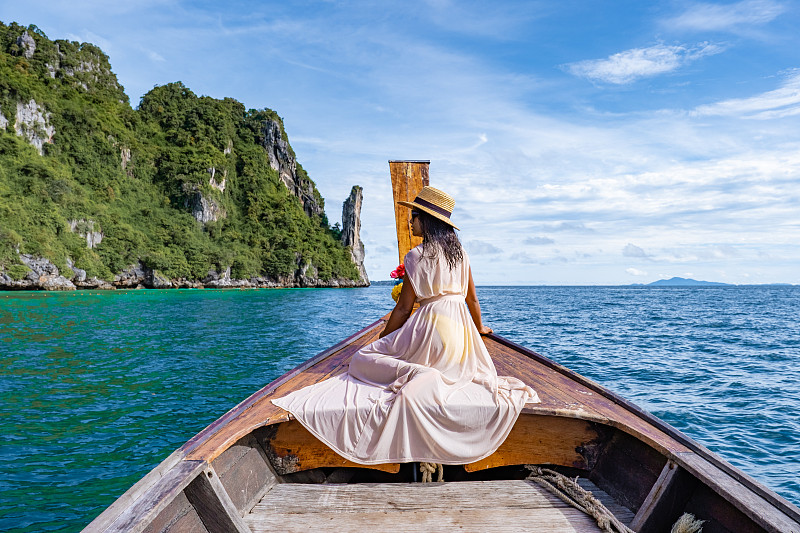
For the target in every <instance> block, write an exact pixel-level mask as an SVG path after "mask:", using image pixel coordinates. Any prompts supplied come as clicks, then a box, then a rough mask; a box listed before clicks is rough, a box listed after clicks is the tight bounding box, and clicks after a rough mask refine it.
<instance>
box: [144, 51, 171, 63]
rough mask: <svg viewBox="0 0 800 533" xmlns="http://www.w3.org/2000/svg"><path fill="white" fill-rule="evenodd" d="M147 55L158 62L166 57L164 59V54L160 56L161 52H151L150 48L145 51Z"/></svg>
mask: <svg viewBox="0 0 800 533" xmlns="http://www.w3.org/2000/svg"><path fill="white" fill-rule="evenodd" d="M147 57H149V58H150V59H152V60H153V61H157V62H159V63H161V62H164V61H166V59H164V56H162V55H161V54H159V53H157V52H153V51H152V50H148V51H147Z"/></svg>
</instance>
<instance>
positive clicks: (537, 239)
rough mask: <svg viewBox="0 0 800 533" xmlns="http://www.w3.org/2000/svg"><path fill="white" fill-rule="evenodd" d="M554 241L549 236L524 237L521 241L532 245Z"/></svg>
mask: <svg viewBox="0 0 800 533" xmlns="http://www.w3.org/2000/svg"><path fill="white" fill-rule="evenodd" d="M555 242H556V241H554V240H553V239H551V238H550V237H526V238H525V240H523V241H522V244H531V245H534V246H541V245H544V244H553V243H555Z"/></svg>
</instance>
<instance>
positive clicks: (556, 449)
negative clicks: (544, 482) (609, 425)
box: [464, 415, 600, 472]
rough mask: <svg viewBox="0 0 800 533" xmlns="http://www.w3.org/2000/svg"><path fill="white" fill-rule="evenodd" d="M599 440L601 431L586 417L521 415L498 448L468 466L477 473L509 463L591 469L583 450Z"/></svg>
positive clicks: (467, 467)
mask: <svg viewBox="0 0 800 533" xmlns="http://www.w3.org/2000/svg"><path fill="white" fill-rule="evenodd" d="M599 440H600V435H599V434H598V433H597V431H596V430H595V429H594V428H593V427H592V426H591V425H590V424H589V423H587V422H585V421H583V420H579V419H574V418H560V417H555V416H537V415H521V416H520V417H519V419H518V420H517V423H516V424H515V425H514V427H513V428H512V430H511V433H509V435H508V437H507V438H506V440H505V442H503V444H501V445H500V447H499V448H498V449H497V451H495V452H494V453H493V454H492V455H490V456H489V457H487V458H485V459H481V460H480V461H476V462H474V463H470V464H468V465H465V466H464V468H465V469H466V470H467V472H475V471H477V470H484V469H487V468H495V467H498V466H505V465H524V464H548V465H560V466H569V467H575V468H581V469H584V470H587V469H589V468H590V465H589V464H587V460H586V457H584V455H582V454H581V453H580V451H579V450H582V449H587V448H590V447H592V446H593V444H594V443H595V442H597V441H599Z"/></svg>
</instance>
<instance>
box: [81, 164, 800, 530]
mask: <svg viewBox="0 0 800 533" xmlns="http://www.w3.org/2000/svg"><path fill="white" fill-rule="evenodd" d="M390 169H391V174H392V185H393V189H394V194H395V201H397V200H412V199H413V198H414V197H415V196H416V193H417V191H419V189H421V188H422V186H423V185H426V184H427V182H428V162H426V161H392V162H390ZM396 223H397V230H398V243H399V251H400V257H401V258H402V257H403V256H404V255H405V252H406V251H407V250H409V249H410V248H411V247H412V246H415V245H416V244H418V241H416V240H415V238H414V237H412V236H411V232H410V228H409V222H408V213H407V212H406V211H405V210H403V211H402V212H397V213H396ZM387 297H388V294H387ZM387 319H388V315H387V316H385V317H383V318H381V319H379V320H377V321H375V322H374V323H373V324H370V325H369V326H367V327H366V328H364V329H363V330H361V331H359V332H358V333H355V334H354V335H352V336H351V337H349V338H347V339H345V340H343V341H342V342H340V343H339V344H337V345H336V346H333V347H332V348H330V349H328V350H326V351H324V352H322V353H320V354H319V355H317V356H316V357H314V358H313V359H310V360H309V361H307V362H305V363H303V364H302V365H300V366H299V367H297V368H295V369H294V370H292V371H290V372H288V373H287V374H285V375H283V376H281V377H280V378H278V379H277V380H275V381H273V382H272V383H270V384H269V385H267V386H265V387H264V388H263V389H261V390H259V391H258V392H256V393H255V394H253V395H252V396H250V397H249V398H247V399H246V400H244V401H243V402H242V403H240V404H239V405H237V406H236V407H234V408H233V409H232V410H230V411H229V412H228V413H226V414H225V415H224V416H222V417H221V418H220V419H219V420H217V421H216V422H214V423H213V424H211V425H210V426H208V427H207V428H206V429H204V430H203V431H201V432H200V433H199V434H197V435H196V436H195V437H193V438H192V439H191V440H189V442H187V443H186V444H184V445H183V446H182V447H181V448H180V449H178V450H176V451H175V452H174V453H173V454H172V455H170V456H169V457H167V458H166V459H165V460H164V461H163V462H162V463H161V464H159V465H158V466H157V467H156V468H155V469H154V470H152V471H151V472H150V473H148V474H147V475H146V476H145V477H144V478H142V479H141V480H140V481H139V482H138V483H137V484H136V485H134V486H133V487H132V488H131V489H130V490H128V491H127V492H126V493H125V494H123V495H122V496H121V497H120V498H119V499H118V500H117V501H116V502H114V503H113V504H112V505H111V506H110V507H109V508H108V509H106V510H105V511H104V512H103V513H102V514H101V515H100V516H98V517H97V518H96V519H95V520H94V521H93V522H92V523H91V524H89V525H88V526H87V527H86V529H85V530H84V531H89V532H122V531H125V532H129V531H135V532H138V531H144V532H170V533H177V532H188V531H200V532H205V531H207V532H209V533H218V532H226V533H227V532H232V533H246V532H266V531H287V532H294V531H297V532H300V531H302V532H306V531H358V532H359V533H364V532H366V531H420V530H422V531H424V530H428V531H452V530H460V531H599V530H600V529H599V528H598V526H597V524H596V522H595V520H594V519H593V518H591V517H589V516H588V515H587V514H584V513H583V512H581V511H579V510H577V509H575V508H573V507H572V506H570V505H568V504H566V503H564V502H563V501H562V500H561V499H559V498H557V497H556V496H554V495H552V494H551V493H550V492H548V491H546V490H545V489H544V488H542V487H541V486H540V485H539V484H537V483H534V482H533V481H531V480H526V478H527V476H528V474H529V473H530V472H529V470H528V469H526V468H525V466H524V465H540V466H543V467H546V468H548V469H551V470H554V471H558V472H560V473H562V474H564V475H566V476H569V477H572V478H574V477H575V476H579V480H578V481H579V483H580V485H581V486H582V487H583V488H585V489H586V490H588V491H590V492H591V493H592V494H593V495H594V496H595V497H597V498H598V499H599V500H600V501H601V502H603V503H604V504H605V506H606V507H607V508H608V510H609V511H610V512H612V513H613V515H614V517H615V518H616V519H617V520H619V521H620V522H622V523H623V524H625V525H626V526H627V527H629V528H630V529H632V530H634V531H642V532H661V531H670V528H671V526H672V524H673V523H675V522H676V520H677V519H678V518H679V517H680V516H681V515H683V514H684V513H692V514H693V515H694V516H695V517H696V518H697V519H699V520H703V521H705V522H704V523H703V531H704V532H705V533H714V532H728V531H730V532H761V531H769V532H775V533H790V532H794V533H800V509H798V508H797V507H795V506H794V505H792V504H790V503H789V502H787V501H786V500H784V499H783V498H781V497H780V496H778V495H777V494H775V493H774V492H772V491H771V490H769V489H767V488H766V487H764V486H762V485H761V484H759V483H758V482H756V481H755V480H753V479H752V478H751V477H749V476H748V475H746V474H744V473H743V472H741V471H739V470H737V469H736V468H734V467H733V466H731V465H730V464H728V463H727V462H725V461H724V460H722V459H720V458H719V457H718V456H716V455H714V454H713V453H711V452H710V451H709V450H707V449H706V448H704V447H703V446H701V445H699V444H697V443H696V442H694V441H692V440H691V439H689V438H688V437H686V436H685V435H683V434H682V433H680V432H679V431H677V430H675V429H674V428H672V427H670V426H669V425H667V424H666V423H664V422H662V421H661V420H659V419H657V418H655V417H654V416H652V415H651V414H649V413H647V412H645V411H643V410H641V409H639V408H638V407H636V406H634V405H632V404H630V403H629V402H627V401H626V400H624V399H623V398H620V397H619V396H617V395H616V394H614V393H612V392H610V391H608V390H606V389H604V388H603V387H601V386H600V385H597V384H596V383H593V382H591V381H590V380H588V379H586V378H584V377H582V376H580V375H578V374H576V373H574V372H572V371H570V370H569V369H567V368H564V367H563V366H561V365H559V364H557V363H554V362H553V361H550V360H548V359H546V358H545V357H542V356H541V355H539V354H536V353H534V352H532V351H530V350H527V349H525V348H524V347H522V346H519V345H517V344H514V343H513V342H510V341H508V340H506V339H503V338H502V337H500V336H498V335H489V336H487V337H485V338H484V340H485V343H486V347H487V348H488V350H489V352H490V354H491V355H492V358H493V359H494V362H495V365H496V367H497V371H498V374H499V375H506V376H515V377H517V378H519V379H521V380H523V381H525V382H527V383H528V384H530V385H531V386H532V387H533V388H534V389H536V391H537V392H538V394H539V396H540V398H541V400H542V402H541V403H540V404H530V405H528V406H526V407H525V408H524V410H523V412H522V414H521V415H520V417H519V420H518V421H517V423H516V425H515V426H514V428H513V430H512V432H511V434H510V435H509V436H508V438H507V440H506V441H505V443H504V444H503V445H502V446H500V448H499V449H498V450H497V451H496V452H495V453H494V454H493V455H491V456H489V457H487V458H486V459H483V460H481V461H478V462H476V463H472V464H467V465H463V466H445V467H444V477H445V479H446V480H447V482H445V483H415V482H414V481H415V480H416V468H417V466H416V465H413V464H383V465H375V466H370V467H364V466H361V465H357V464H354V463H351V462H349V461H347V460H345V459H344V458H342V457H340V456H338V455H337V454H336V453H334V452H333V451H332V450H330V449H329V448H327V447H326V446H325V445H323V444H322V443H321V442H320V441H318V440H317V439H316V438H315V437H313V436H312V435H311V434H310V433H309V432H308V431H306V430H305V429H304V428H303V427H302V426H301V425H300V424H299V423H298V422H297V421H296V420H293V419H292V418H291V417H290V416H289V414H288V413H287V412H286V411H283V410H282V409H280V408H278V407H276V406H274V405H273V404H272V403H271V402H270V399H272V398H277V397H281V396H283V395H285V394H286V393H288V392H289V391H292V390H295V389H298V388H301V387H304V386H306V385H309V384H311V383H316V382H318V381H321V380H323V379H326V378H328V377H331V376H334V375H336V374H339V373H341V372H344V371H345V370H346V369H347V365H348V361H349V360H350V357H351V356H352V355H353V354H354V353H355V352H356V351H358V349H359V348H361V347H362V346H365V345H366V344H368V343H370V342H372V341H373V340H375V339H377V338H378V335H379V333H380V332H381V331H382V330H383V327H384V324H385V322H386V320H387Z"/></svg>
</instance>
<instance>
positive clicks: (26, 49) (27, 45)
mask: <svg viewBox="0 0 800 533" xmlns="http://www.w3.org/2000/svg"><path fill="white" fill-rule="evenodd" d="M17 46H19V47H20V49H22V55H23V56H25V59H30V58H32V57H33V53H34V52H35V51H36V41H35V40H34V39H33V37H31V36H30V35H29V34H28V32H27V31H24V32H22V35H20V36H19V37H17Z"/></svg>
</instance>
